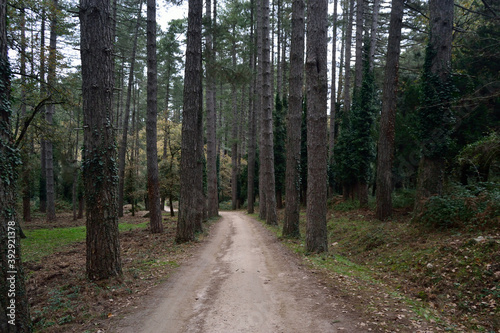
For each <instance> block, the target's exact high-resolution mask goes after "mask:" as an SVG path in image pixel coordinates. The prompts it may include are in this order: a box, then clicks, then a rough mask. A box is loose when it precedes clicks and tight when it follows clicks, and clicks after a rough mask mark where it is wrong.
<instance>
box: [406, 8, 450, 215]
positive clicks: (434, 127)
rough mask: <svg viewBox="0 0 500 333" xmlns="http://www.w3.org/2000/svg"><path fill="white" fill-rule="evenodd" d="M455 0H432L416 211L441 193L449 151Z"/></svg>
mask: <svg viewBox="0 0 500 333" xmlns="http://www.w3.org/2000/svg"><path fill="white" fill-rule="evenodd" d="M453 8H454V7H453V0H440V1H438V0H431V1H430V2H429V10H430V21H429V22H430V39H429V44H428V46H427V49H426V53H425V63H424V70H423V74H422V87H421V107H420V109H419V112H418V119H419V124H418V130H419V138H420V143H421V145H422V158H421V159H420V165H419V171H418V179H417V193H416V198H415V212H416V214H418V213H419V212H421V211H422V209H423V204H424V202H425V200H426V199H427V198H429V197H431V196H433V195H441V194H442V191H443V181H444V166H445V159H444V156H445V155H446V153H447V150H448V146H449V142H450V134H451V125H452V121H453V116H452V115H451V110H450V101H451V95H452V93H453V86H452V82H451V51H452V50H451V48H452V38H453Z"/></svg>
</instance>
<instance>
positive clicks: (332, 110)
mask: <svg viewBox="0 0 500 333" xmlns="http://www.w3.org/2000/svg"><path fill="white" fill-rule="evenodd" d="M337 4H338V0H334V1H333V27H332V80H331V87H330V133H329V134H330V136H329V138H330V144H329V149H330V150H329V154H328V163H329V165H330V167H333V165H334V151H335V122H336V119H335V118H336V113H337V103H336V101H335V83H336V74H337ZM328 183H329V186H330V190H329V194H330V196H333V192H334V184H333V182H330V181H329V182H328Z"/></svg>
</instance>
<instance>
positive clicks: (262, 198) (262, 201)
mask: <svg viewBox="0 0 500 333" xmlns="http://www.w3.org/2000/svg"><path fill="white" fill-rule="evenodd" d="M262 7H263V0H257V63H258V65H257V66H258V67H257V123H258V124H259V126H258V128H257V133H259V218H260V219H261V220H265V219H266V215H267V213H266V208H267V206H266V202H267V200H266V194H267V193H266V188H265V186H266V185H265V184H266V183H265V181H264V154H263V149H264V132H263V130H262V118H263V114H264V112H263V105H264V104H263V102H262V96H263V87H262V85H263V82H264V81H263V65H262V55H263V49H262V40H263V37H262V30H263V29H262V24H263V15H264V14H263V11H264V10H263V8H262ZM268 15H269V8H268Z"/></svg>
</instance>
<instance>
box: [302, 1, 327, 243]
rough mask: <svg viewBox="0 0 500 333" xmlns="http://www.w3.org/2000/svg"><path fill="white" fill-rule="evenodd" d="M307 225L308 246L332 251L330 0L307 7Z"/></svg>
mask: <svg viewBox="0 0 500 333" xmlns="http://www.w3.org/2000/svg"><path fill="white" fill-rule="evenodd" d="M307 13H308V16H307V51H306V55H307V58H306V87H307V229H306V250H307V251H308V252H326V251H328V235H327V229H326V214H327V207H326V200H327V165H328V148H327V147H328V144H327V137H328V133H327V105H326V99H327V94H328V78H327V53H328V52H327V44H328V43H327V35H328V33H327V29H328V20H327V13H328V1H327V0H311V1H309V3H308V7H307Z"/></svg>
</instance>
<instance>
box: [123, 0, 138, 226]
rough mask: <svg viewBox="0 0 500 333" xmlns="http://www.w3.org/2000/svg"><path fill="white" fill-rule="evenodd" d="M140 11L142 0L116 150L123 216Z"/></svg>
mask: <svg viewBox="0 0 500 333" xmlns="http://www.w3.org/2000/svg"><path fill="white" fill-rule="evenodd" d="M141 12H142V0H141V1H140V2H139V11H138V12H137V21H136V24H135V35H134V44H133V46H132V55H131V57H130V70H129V74H128V84H127V100H126V102H125V110H124V112H125V114H124V119H123V130H122V140H121V142H120V149H119V151H118V163H119V165H118V172H119V183H118V216H119V217H122V216H123V204H124V198H123V195H124V194H123V192H124V191H123V190H124V186H125V155H126V154H127V139H128V123H129V115H130V104H131V101H132V87H133V85H134V70H135V57H136V53H137V40H138V37H139V27H140V22H141Z"/></svg>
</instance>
